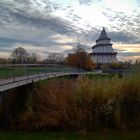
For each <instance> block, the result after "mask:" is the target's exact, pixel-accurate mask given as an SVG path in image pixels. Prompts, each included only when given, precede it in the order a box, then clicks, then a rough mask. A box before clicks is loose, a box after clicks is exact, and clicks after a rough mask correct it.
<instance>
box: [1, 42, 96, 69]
mask: <svg viewBox="0 0 140 140" xmlns="http://www.w3.org/2000/svg"><path fill="white" fill-rule="evenodd" d="M0 64H62V65H69V66H72V67H76V68H79V69H86V70H92V69H93V68H94V67H95V64H94V63H93V61H92V60H91V56H90V54H88V53H87V52H86V51H85V50H84V49H83V48H82V46H80V45H79V44H78V45H77V46H76V48H75V49H73V52H72V53H69V54H68V56H67V57H65V56H64V55H63V54H62V53H50V54H49V55H48V56H47V58H46V59H44V60H39V56H38V55H37V54H36V53H31V54H30V53H28V52H27V50H26V49H24V48H22V47H18V48H15V49H14V50H13V51H12V53H11V55H10V58H0Z"/></svg>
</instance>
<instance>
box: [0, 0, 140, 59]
mask: <svg viewBox="0 0 140 140" xmlns="http://www.w3.org/2000/svg"><path fill="white" fill-rule="evenodd" d="M103 27H105V29H106V31H107V34H108V36H109V37H110V38H111V42H112V43H113V48H114V50H115V51H117V52H118V59H119V60H120V61H125V60H131V59H133V60H134V59H136V58H140V0H0V57H9V56H10V54H11V52H12V51H13V49H15V48H17V47H23V48H25V49H26V50H27V51H28V52H30V53H31V52H33V53H37V54H38V55H39V56H40V57H41V58H46V57H47V55H48V54H49V53H53V52H57V53H64V54H67V53H68V52H70V51H71V49H72V48H73V47H74V46H76V45H77V43H78V42H79V43H81V44H83V45H85V49H86V51H88V52H92V46H93V45H95V41H96V39H98V37H99V35H100V32H101V30H102V28H103Z"/></svg>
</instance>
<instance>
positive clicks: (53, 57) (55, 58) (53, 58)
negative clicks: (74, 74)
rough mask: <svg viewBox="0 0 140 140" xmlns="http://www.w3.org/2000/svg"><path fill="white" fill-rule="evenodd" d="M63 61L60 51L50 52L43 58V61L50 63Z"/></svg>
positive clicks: (61, 62)
mask: <svg viewBox="0 0 140 140" xmlns="http://www.w3.org/2000/svg"><path fill="white" fill-rule="evenodd" d="M64 61H65V58H64V55H63V54H61V53H51V54H49V55H48V57H47V59H46V60H45V62H47V63H50V64H63V63H64Z"/></svg>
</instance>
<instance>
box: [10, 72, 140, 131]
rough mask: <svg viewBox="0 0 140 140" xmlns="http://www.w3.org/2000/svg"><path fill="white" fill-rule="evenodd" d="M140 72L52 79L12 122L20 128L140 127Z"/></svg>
mask: <svg viewBox="0 0 140 140" xmlns="http://www.w3.org/2000/svg"><path fill="white" fill-rule="evenodd" d="M139 77H140V73H139V72H137V73H136V74H132V75H130V76H127V77H124V78H121V79H120V78H117V77H112V78H107V77H106V78H104V79H102V80H100V79H94V80H93V79H89V78H87V77H79V78H78V79H77V80H75V81H73V80H51V81H48V82H47V85H44V84H43V85H40V86H39V87H38V88H35V89H34V92H33V94H32V96H30V98H29V99H28V101H27V103H26V109H25V111H23V112H22V113H21V114H19V116H18V119H16V120H13V121H12V126H13V127H14V128H17V129H20V130H30V131H36V130H38V131H40V130H43V131H47V130H65V131H66V130H71V131H74V130H75V131H85V132H87V131H96V130H108V129H115V130H139V128H140V86H139V83H140V78H139Z"/></svg>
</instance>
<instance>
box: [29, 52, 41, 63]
mask: <svg viewBox="0 0 140 140" xmlns="http://www.w3.org/2000/svg"><path fill="white" fill-rule="evenodd" d="M38 59H39V56H38V55H37V54H36V53H32V54H30V56H29V57H28V63H32V64H35V63H37V61H38Z"/></svg>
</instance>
